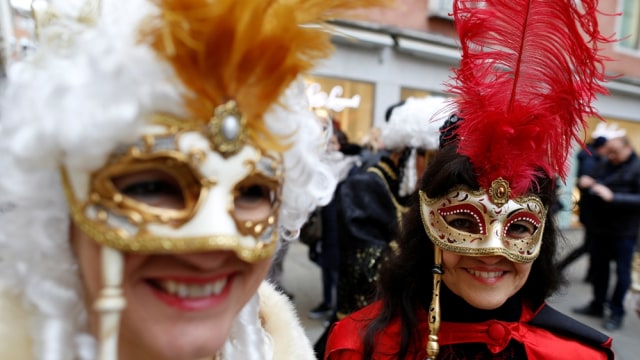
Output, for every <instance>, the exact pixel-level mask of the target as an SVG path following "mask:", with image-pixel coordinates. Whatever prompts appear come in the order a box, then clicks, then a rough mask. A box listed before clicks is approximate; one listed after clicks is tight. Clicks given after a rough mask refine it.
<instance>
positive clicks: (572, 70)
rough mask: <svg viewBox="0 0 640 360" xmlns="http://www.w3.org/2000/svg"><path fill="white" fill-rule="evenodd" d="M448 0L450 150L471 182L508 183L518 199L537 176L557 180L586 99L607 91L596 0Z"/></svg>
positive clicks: (587, 111) (588, 112) (576, 137)
mask: <svg viewBox="0 0 640 360" xmlns="http://www.w3.org/2000/svg"><path fill="white" fill-rule="evenodd" d="M581 3H582V9H578V8H577V7H576V5H575V1H574V0H485V1H479V0H457V1H456V2H455V6H454V19H455V24H456V27H457V30H458V34H459V36H460V40H461V45H462V51H463V53H462V61H461V65H460V68H459V69H458V70H456V71H455V78H454V79H453V80H454V83H452V84H449V91H450V92H452V93H453V94H455V95H458V96H459V98H458V99H457V105H458V110H459V115H460V116H461V117H462V118H463V119H464V120H463V121H461V123H460V125H459V128H458V130H457V135H458V139H460V142H459V152H460V153H461V154H463V155H466V156H467V157H469V158H470V160H471V163H472V165H473V167H474V170H475V172H476V174H477V175H478V181H479V183H480V186H481V187H482V188H484V189H489V186H490V184H491V181H493V180H495V179H497V178H499V177H502V178H504V179H505V180H507V181H509V184H510V187H511V195H512V197H515V196H520V195H523V194H525V193H526V192H527V190H528V189H530V187H531V186H532V183H533V181H534V177H535V175H536V174H538V175H539V172H540V171H544V173H546V175H547V176H549V177H550V178H553V177H554V176H555V175H558V176H560V177H561V178H562V179H566V175H567V171H568V168H567V166H568V165H567V159H568V156H569V153H570V149H571V147H572V143H573V141H579V142H582V140H581V134H582V132H583V130H584V128H585V126H586V120H585V117H586V116H597V117H599V115H598V114H597V112H596V110H595V109H594V108H593V107H592V106H591V102H592V101H593V100H594V99H595V98H596V95H597V94H598V93H602V94H605V93H607V90H606V89H605V88H604V87H603V86H602V85H601V82H603V81H605V75H604V64H603V62H604V60H606V59H605V58H604V57H602V56H600V55H599V54H598V48H599V45H600V43H603V42H609V41H610V40H609V39H607V38H605V37H603V36H602V35H601V33H600V31H599V29H598V21H597V18H596V13H597V3H598V1H597V0H582V1H581Z"/></svg>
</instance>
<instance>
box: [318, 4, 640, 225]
mask: <svg viewBox="0 0 640 360" xmlns="http://www.w3.org/2000/svg"><path fill="white" fill-rule="evenodd" d="M575 1H576V2H578V6H580V4H579V0H575ZM452 3H453V1H452V0H396V4H395V6H393V7H391V8H386V9H376V10H373V11H369V12H366V13H364V14H363V16H362V20H361V21H336V22H335V25H336V27H337V28H338V30H339V34H338V35H336V36H335V37H334V43H335V45H336V48H337V51H336V53H335V55H334V56H333V57H332V58H330V59H329V60H328V61H327V62H325V63H324V64H323V65H322V66H320V67H318V68H317V69H316V70H315V72H314V76H312V77H310V78H309V79H308V81H310V82H317V83H320V84H321V86H322V88H325V89H327V90H329V89H331V88H334V87H335V86H338V85H339V86H340V87H341V89H342V90H343V92H342V96H344V97H346V98H350V97H352V96H354V95H359V96H360V104H359V107H358V108H356V109H347V110H345V111H342V112H339V113H337V114H336V116H337V118H338V120H339V122H340V124H341V126H342V128H343V130H345V131H346V133H347V134H348V135H349V137H350V139H351V141H353V142H358V141H359V139H362V138H363V137H364V136H365V135H366V133H367V132H368V131H369V129H370V128H372V127H377V126H380V125H382V124H383V123H384V114H385V111H386V109H387V107H389V106H390V105H392V104H394V103H396V102H398V101H400V100H402V99H405V98H407V97H409V96H426V95H430V94H431V95H444V96H446V94H444V91H445V88H444V85H443V84H444V83H445V82H446V81H447V80H448V79H449V77H450V75H451V69H452V68H454V67H456V66H457V65H458V63H459V59H460V54H459V51H458V47H457V43H456V39H457V34H456V31H455V28H454V25H453V20H452V17H451V16H450V13H451V12H452ZM599 10H600V11H601V12H602V13H603V14H619V15H618V16H601V20H600V27H601V32H602V33H603V34H604V35H605V36H611V37H612V38H615V39H621V40H620V41H617V42H612V43H610V44H606V45H605V48H604V55H605V56H607V57H609V58H611V61H609V62H607V63H606V71H607V73H608V74H610V75H611V76H612V78H611V79H610V81H608V82H607V83H606V84H605V86H606V87H607V88H608V90H609V92H610V95H608V96H600V97H599V98H598V99H597V100H596V102H595V106H596V108H597V109H598V110H599V111H600V113H601V115H602V116H603V118H604V119H605V120H606V121H607V122H611V123H617V124H618V125H620V126H621V127H623V128H625V129H627V132H628V133H629V135H630V138H631V141H632V142H633V144H634V146H635V147H636V149H638V150H640V1H638V0H606V1H604V0H603V1H600V9H599ZM597 122H598V120H597V119H589V125H590V129H589V131H588V133H587V134H586V139H587V140H588V139H589V136H590V132H591V130H592V129H593V128H594V127H595V125H596V124H597ZM573 181H574V179H568V182H567V184H568V185H569V186H567V187H566V189H564V190H563V199H564V203H565V204H566V205H567V206H565V207H570V206H569V204H573V202H574V201H573V193H574V192H573V189H572V187H573V186H572V184H573ZM571 222H572V220H571V217H570V214H567V216H566V217H565V218H564V219H561V223H563V224H564V225H568V224H570V223H571Z"/></svg>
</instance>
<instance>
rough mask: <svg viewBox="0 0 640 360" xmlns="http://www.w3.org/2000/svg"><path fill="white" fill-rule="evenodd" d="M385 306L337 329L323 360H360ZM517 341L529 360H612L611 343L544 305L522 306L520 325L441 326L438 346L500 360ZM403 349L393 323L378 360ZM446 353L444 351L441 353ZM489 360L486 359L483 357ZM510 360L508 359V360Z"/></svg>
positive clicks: (422, 318)
mask: <svg viewBox="0 0 640 360" xmlns="http://www.w3.org/2000/svg"><path fill="white" fill-rule="evenodd" d="M380 308H381V303H380V302H376V303H374V304H372V305H370V306H367V307H365V308H363V309H362V310H360V311H358V312H356V313H354V314H352V315H351V316H349V317H347V318H345V319H343V320H342V321H340V322H338V323H336V324H335V325H334V327H333V329H332V330H331V334H330V335H329V340H328V342H327V351H326V357H325V360H362V352H363V344H362V336H363V335H364V331H365V330H366V328H367V325H368V324H369V322H370V320H371V319H373V318H375V317H376V315H378V313H379V311H380ZM418 321H419V324H420V325H419V327H420V329H419V331H420V333H421V334H428V333H429V327H428V321H427V313H426V312H425V311H424V310H421V311H420V312H419V314H418ZM512 340H515V341H516V342H517V343H519V344H521V345H522V347H523V348H524V352H525V353H526V356H527V359H530V360H532V359H539V360H549V359H590V360H592V359H613V357H614V356H613V352H612V351H611V341H612V340H611V338H609V337H608V336H606V335H604V334H602V333H600V332H597V331H595V330H593V329H591V328H589V327H587V326H586V325H583V324H581V323H579V322H578V321H576V320H573V319H571V318H569V317H568V316H566V315H563V314H562V313H560V312H558V311H556V310H554V309H553V308H551V307H550V306H548V305H546V304H544V305H543V306H542V307H540V308H539V309H537V311H535V312H534V311H531V309H528V308H527V307H526V306H523V310H522V312H521V316H520V320H519V321H516V322H506V321H498V320H489V321H484V322H478V323H458V322H441V326H440V334H439V344H440V347H441V349H442V348H443V347H445V346H447V345H452V346H453V347H455V346H456V345H460V344H469V343H483V344H486V346H487V348H488V350H489V351H490V353H492V354H494V355H496V358H504V356H500V353H501V352H502V351H503V350H505V348H506V347H507V345H508V344H509V343H510V342H511V341H512ZM399 343H400V319H399V318H396V319H394V320H393V321H392V322H391V323H390V324H389V326H388V327H387V328H386V329H385V330H384V331H383V332H382V334H381V335H380V334H379V335H378V337H377V338H376V342H375V353H374V357H373V359H374V360H387V359H388V360H391V359H396V358H395V357H394V354H395V353H396V352H397V350H398V346H399ZM426 345H427V336H426V335H425V336H424V337H423V339H422V344H420V345H419V346H418V347H414V349H418V350H417V351H418V352H415V351H414V352H410V353H409V355H408V356H407V358H408V359H414V358H415V359H421V360H422V359H426V358H427V354H426ZM441 353H442V351H441ZM484 358H486V357H484ZM507 358H508V356H507Z"/></svg>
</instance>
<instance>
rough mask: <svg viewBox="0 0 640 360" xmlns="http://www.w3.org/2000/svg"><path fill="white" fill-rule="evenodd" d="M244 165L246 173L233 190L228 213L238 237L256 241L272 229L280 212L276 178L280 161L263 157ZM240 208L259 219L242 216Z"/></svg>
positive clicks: (278, 185) (279, 185)
mask: <svg viewBox="0 0 640 360" xmlns="http://www.w3.org/2000/svg"><path fill="white" fill-rule="evenodd" d="M245 164H246V165H247V166H248V167H249V168H250V172H249V174H248V175H247V176H246V177H245V178H244V179H242V180H241V181H240V182H238V183H237V184H236V186H235V187H234V189H233V192H232V196H233V200H234V201H233V203H232V207H231V208H230V210H229V214H230V215H231V217H232V218H233V220H234V221H235V223H236V227H237V228H238V231H239V232H240V233H241V234H242V235H246V236H252V237H255V238H259V237H262V235H263V233H264V232H265V231H266V230H267V229H271V228H273V227H274V226H275V223H276V218H277V214H278V211H279V210H280V197H281V192H282V186H281V184H280V183H279V182H278V178H279V177H280V176H281V175H282V170H281V162H280V161H279V160H278V159H275V158H271V157H269V156H267V155H264V156H262V157H261V158H260V159H259V160H257V161H247V162H245ZM241 207H244V208H245V210H250V211H253V212H254V213H255V212H259V216H255V215H254V216H252V217H251V218H250V219H249V218H246V217H243V216H242V214H241V212H242V208H241ZM260 212H262V215H261V216H260Z"/></svg>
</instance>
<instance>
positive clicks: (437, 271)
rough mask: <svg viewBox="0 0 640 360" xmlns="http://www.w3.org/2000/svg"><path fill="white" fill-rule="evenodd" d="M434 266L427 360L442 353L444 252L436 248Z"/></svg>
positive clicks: (433, 359)
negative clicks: (440, 343)
mask: <svg viewBox="0 0 640 360" xmlns="http://www.w3.org/2000/svg"><path fill="white" fill-rule="evenodd" d="M434 250H435V252H434V264H433V270H432V272H433V296H432V297H431V306H430V307H429V341H428V342H427V355H428V357H427V360H435V359H436V357H437V356H438V353H439V352H440V345H438V332H439V331H440V283H441V282H442V274H443V273H444V271H443V270H442V250H441V249H440V248H439V247H437V246H435V249H434Z"/></svg>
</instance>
